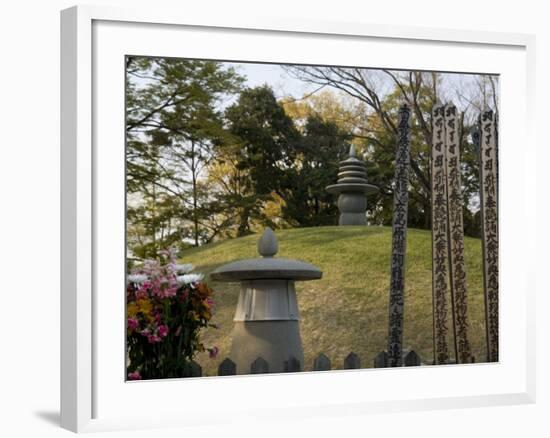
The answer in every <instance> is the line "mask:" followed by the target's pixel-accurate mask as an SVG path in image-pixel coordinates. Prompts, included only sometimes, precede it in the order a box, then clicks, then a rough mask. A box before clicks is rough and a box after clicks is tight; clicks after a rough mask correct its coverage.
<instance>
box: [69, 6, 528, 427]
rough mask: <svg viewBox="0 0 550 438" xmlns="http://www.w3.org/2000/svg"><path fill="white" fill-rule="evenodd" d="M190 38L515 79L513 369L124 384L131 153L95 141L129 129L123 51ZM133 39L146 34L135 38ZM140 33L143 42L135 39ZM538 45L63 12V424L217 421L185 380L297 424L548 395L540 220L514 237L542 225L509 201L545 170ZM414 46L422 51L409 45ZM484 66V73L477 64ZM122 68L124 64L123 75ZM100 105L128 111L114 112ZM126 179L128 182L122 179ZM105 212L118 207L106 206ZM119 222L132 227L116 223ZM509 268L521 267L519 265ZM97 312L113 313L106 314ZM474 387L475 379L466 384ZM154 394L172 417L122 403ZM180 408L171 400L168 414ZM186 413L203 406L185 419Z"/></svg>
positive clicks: (504, 360) (238, 406) (506, 261)
mask: <svg viewBox="0 0 550 438" xmlns="http://www.w3.org/2000/svg"><path fill="white" fill-rule="evenodd" d="M180 33H181V35H183V36H184V37H185V38H195V37H196V38H197V41H196V42H197V44H195V45H193V49H192V50H191V49H189V50H190V51H189V52H186V55H187V56H188V57H193V56H195V57H203V58H208V57H212V58H214V59H220V58H223V59H231V60H240V59H245V58H246V57H247V56H248V57H249V59H248V60H257V61H269V60H271V61H281V62H282V61H286V62H298V61H299V60H300V59H301V58H300V54H299V51H298V49H296V51H295V52H292V50H291V45H296V44H297V43H300V44H302V43H303V44H307V45H308V46H307V47H309V48H311V53H313V55H310V58H309V59H307V60H304V61H306V62H307V63H309V62H315V61H319V62H323V61H325V62H326V60H327V59H329V58H330V59H333V61H332V63H335V64H337V63H340V62H345V57H346V56H348V55H349V54H348V55H346V54H345V53H344V52H346V50H342V51H341V52H343V53H340V51H339V50H338V47H340V46H341V45H342V44H343V42H345V47H351V46H353V45H356V46H357V47H358V48H361V47H363V46H364V47H372V52H371V55H372V57H371V59H375V58H376V59H377V61H372V62H373V64H370V65H368V66H372V67H394V68H416V69H440V68H441V66H443V67H444V69H445V70H446V71H483V72H486V73H498V74H501V75H503V76H502V78H503V80H502V84H501V91H502V111H501V113H502V117H501V126H502V133H501V137H500V141H501V144H502V158H501V169H502V170H501V179H502V181H501V193H502V201H501V203H502V206H501V207H502V215H501V218H502V219H501V241H502V243H501V248H502V260H501V267H502V268H504V269H501V284H502V304H501V315H502V318H501V321H502V323H501V325H502V327H501V334H502V337H501V339H502V340H501V343H502V345H501V347H502V355H501V361H500V363H498V364H478V365H476V366H474V367H471V366H466V367H461V366H446V367H426V368H424V367H419V368H418V369H415V370H412V369H410V370H394V369H391V370H376V371H373V370H368V369H367V370H354V371H345V372H331V373H301V374H290V375H285V376H276V375H275V376H274V375H269V376H261V377H257V376H242V377H241V376H236V377H229V378H225V377H224V378H206V379H183V380H185V381H182V380H181V379H180V380H179V381H173V380H172V381H170V380H168V381H162V382H160V381H155V382H139V383H130V382H127V383H125V382H124V371H123V367H124V362H123V360H122V361H121V362H120V364H119V365H118V367H119V368H117V365H116V363H117V362H116V360H118V359H116V358H115V359H113V358H112V354H113V352H117V353H116V354H117V355H119V356H117V357H118V358H123V355H124V350H123V349H122V350H121V351H119V350H120V346H121V344H120V336H118V334H117V335H116V336H115V335H114V333H115V332H116V330H119V331H120V332H121V333H122V332H123V326H124V325H123V324H124V321H123V313H120V309H121V308H122V307H121V306H123V300H124V294H122V293H121V294H120V297H116V296H115V295H114V294H110V295H106V293H107V292H106V288H105V285H109V284H117V285H118V286H116V287H119V286H120V285H122V284H123V283H117V282H118V281H119V280H120V278H122V277H120V276H119V274H117V272H115V271H116V270H118V271H120V270H121V267H122V271H124V268H123V267H124V265H123V263H122V264H120V262H121V260H120V255H121V254H123V252H124V251H123V248H121V247H120V245H117V244H116V242H120V239H124V236H123V235H122V236H120V227H119V225H120V219H121V218H120V214H118V213H120V209H119V207H120V201H121V199H120V193H121V191H123V190H124V188H123V182H122V180H120V178H119V177H120V175H121V174H120V171H121V168H123V167H124V163H123V159H122V160H121V157H122V156H121V155H120V154H118V155H117V153H118V152H120V149H117V147H118V146H117V147H114V148H112V149H113V150H112V151H111V152H109V151H105V150H101V151H100V153H99V154H98V150H97V145H98V144H104V142H105V141H108V140H109V139H113V141H114V142H115V143H112V144H118V142H117V139H120V137H119V135H120V132H119V131H120V130H123V124H120V120H121V119H120V117H121V115H123V113H124V107H123V105H122V106H120V105H116V106H112V105H113V104H116V103H118V104H120V102H121V101H120V97H121V95H120V90H121V86H123V78H124V69H123V65H122V63H121V65H117V64H116V63H117V62H119V61H122V58H120V55H121V54H122V53H126V54H147V55H154V56H181V55H179V53H180V52H179V51H178V50H181V48H179V47H177V45H174V44H171V43H170V42H171V41H172V42H173V41H174V37H176V38H177V37H178V35H180ZM130 34H131V36H132V37H133V38H131V39H130V38H126V37H125V35H130ZM222 39H223V40H231V39H233V40H234V42H235V44H234V47H233V46H232V50H234V51H233V52H232V53H231V54H229V53H228V52H227V50H225V49H224V47H223V46H222V44H221V43H220V41H222ZM130 40H131V41H132V44H133V46H132V47H130V46H128V45H126V46H125V44H127V43H128V41H130ZM275 40H277V41H278V43H277V47H284V46H285V45H286V49H285V50H286V52H285V53H284V54H283V55H281V54H279V55H277V54H275V50H274V49H273V48H274V47H275V44H274V41H275ZM244 41H247V42H248V43H247V45H248V47H244V48H243V47H242V43H243V42H244ZM106 42H108V43H109V44H106ZM239 42H240V43H241V44H239ZM534 44H535V40H534V37H533V36H531V35H523V34H507V33H491V32H484V31H461V30H451V29H426V28H417V27H403V26H386V25H372V24H365V23H360V22H357V23H338V22H315V21H304V20H292V19H287V20H280V19H274V18H268V17H264V18H261V17H259V18H254V19H250V18H247V17H243V18H242V19H240V20H236V19H231V20H230V21H228V20H227V19H225V18H224V17H219V16H216V15H214V14H213V15H212V16H208V17H206V16H193V15H189V14H187V13H185V12H184V11H178V10H171V11H170V10H159V9H156V8H155V9H152V8H151V9H148V10H144V11H140V10H134V9H119V8H111V7H104V6H101V7H93V6H78V7H73V8H70V9H67V10H64V11H62V13H61V119H62V128H61V150H62V153H61V172H62V173H61V253H62V254H61V318H62V320H61V425H62V427H64V428H66V429H69V430H72V431H75V432H84V431H101V430H112V429H120V428H122V429H135V428H148V427H162V426H179V425H181V426H184V425H191V424H194V423H197V424H200V423H201V422H204V421H205V418H204V416H202V417H201V414H200V413H198V412H197V413H194V412H193V411H192V409H193V407H192V406H190V405H189V403H188V404H187V405H185V402H184V401H181V402H180V403H181V406H180V404H178V403H174V402H173V400H174V397H176V396H177V394H178V392H179V393H181V390H182V388H183V386H182V385H185V387H186V388H187V389H192V390H193V391H196V390H200V391H216V394H217V395H218V398H219V399H220V401H219V402H218V403H217V404H216V403H213V404H212V406H211V408H210V412H209V414H208V421H210V422H212V418H214V417H215V421H216V422H219V423H223V422H225V421H230V420H232V421H235V420H238V419H239V418H242V419H246V418H247V417H249V416H250V415H255V416H259V417H262V416H263V417H265V418H272V419H273V418H280V416H281V415H284V414H292V416H293V418H296V417H303V418H306V417H311V416H326V415H342V414H343V413H344V412H346V413H348V414H349V413H350V412H354V413H356V414H361V413H367V412H395V411H404V410H414V409H440V408H452V407H475V406H488V405H503V404H520V403H532V402H534V399H535V370H534V367H535V347H534V345H535V343H534V324H535V321H534V315H535V311H534V296H533V295H534V287H533V282H534V280H533V278H534V276H533V275H532V269H534V268H533V267H531V266H529V263H528V260H525V259H523V260H521V256H520V254H521V251H522V249H524V248H529V247H530V245H532V243H533V242H534V241H535V239H534V236H535V232H536V230H535V227H534V226H533V227H531V228H530V229H529V230H527V231H526V232H525V233H523V234H522V236H514V234H513V233H511V232H510V231H511V230H512V229H513V227H514V226H515V225H517V224H520V223H525V221H531V222H532V223H535V222H536V221H535V218H534V211H532V210H530V209H527V208H523V209H521V211H518V210H520V209H517V208H515V206H512V205H510V204H509V203H508V202H507V194H508V193H510V194H513V195H514V196H520V197H521V198H522V199H524V201H525V202H526V203H527V202H531V203H533V204H534V203H535V195H534V193H535V186H536V177H535V172H534V171H533V170H531V169H530V167H529V166H530V165H532V163H530V162H529V157H530V156H534V151H535V141H534V137H533V134H532V131H533V130H532V129H531V127H530V123H531V120H533V117H532V116H533V114H532V112H533V111H534V62H535V61H534V52H535V50H534ZM321 45H322V47H321ZM377 45H379V46H377ZM382 46H383V47H385V48H387V47H393V49H391V50H396V53H400V54H401V55H402V56H401V59H399V60H395V61H393V64H392V65H388V64H384V63H385V62H389V61H383V56H384V53H383V52H384V50H382V48H381V47H382ZM404 46H406V47H407V48H408V50H407V51H406V52H405V51H403V47H404ZM239 47H240V48H239ZM304 47H305V46H304ZM342 47H343V46H342ZM399 47H401V49H399ZM127 50H131V52H127ZM136 50H137V52H136ZM399 50H400V51H399ZM415 50H418V51H419V52H418V53H424V55H422V57H421V58H422V59H420V57H417V58H416V59H415V58H414V52H415ZM430 51H431V52H430ZM453 51H456V53H457V55H456V56H455V57H452V56H450V55H448V54H449V53H453ZM272 52H273V53H272ZM201 53H202V55H201V56H199V55H200V54H201ZM224 53H225V54H226V56H223V54H224ZM281 53H282V52H281ZM430 53H432V55H430ZM277 56H279V57H278V58H277ZM281 56H283V58H281ZM327 57H328V58H327ZM331 57H332V58H331ZM487 57H491V59H487ZM365 62H367V61H366V60H365V59H361V60H359V61H358V63H359V64H360V65H363V64H364V63H365ZM382 64H384V65H382ZM348 65H349V64H348ZM475 65H477V66H479V68H480V69H478V70H472V68H474V67H472V66H475ZM438 66H439V67H438ZM121 68H122V70H120V69H121ZM117 69H118V70H117ZM117 71H118V72H119V73H117ZM117 74H120V77H119V78H118V79H116V78H117V76H116V75H117ZM113 75H114V76H113ZM508 78H513V79H514V81H511V80H508ZM102 81H103V82H102ZM104 96H108V99H107V98H104ZM109 99H113V100H112V101H111V100H109ZM102 108H115V109H112V111H113V113H110V112H109V113H108V114H107V113H106V112H105V111H102V110H101V109H102ZM512 117H514V120H518V122H517V123H515V124H514V126H510V125H508V124H507V120H510V119H511V118H512ZM122 120H123V119H122ZM119 125H120V126H119ZM520 140H521V141H520ZM518 141H520V143H521V145H522V146H521V147H522V149H521V150H522V151H525V153H524V154H521V156H520V157H515V159H514V160H512V159H511V158H509V155H507V152H506V151H507V148H510V147H511V145H513V144H516V145H517V144H518ZM121 147H123V144H122V145H121ZM110 153H112V154H113V155H109V154H110ZM512 168H515V172H514V174H513V175H511V174H510V172H509V170H510V169H512ZM533 168H534V166H533ZM117 181H118V182H120V187H118V186H117V185H116V184H117ZM113 182H114V185H113ZM99 207H101V208H99ZM110 207H113V208H112V209H111V208H110ZM106 211H111V212H114V213H113V214H118V216H113V217H110V218H109V217H107V216H104V212H106ZM117 212H118V213H117ZM106 223H109V224H111V223H114V224H118V225H115V226H113V227H110V226H109V227H106V226H105V224H106ZM117 239H118V240H117ZM110 246H112V248H109V247H110ZM113 249H114V250H113ZM107 253H109V254H110V255H109V254H107ZM122 260H123V259H122ZM511 266H513V267H514V268H513V269H506V268H508V267H511ZM109 269H112V270H113V271H109ZM121 275H124V272H122V273H121ZM113 287H114V288H115V289H116V287H115V286H113ZM121 290H122V289H121ZM512 290H513V291H514V292H513V293H511V291H512ZM508 291H510V293H509V292H508ZM111 300H113V301H111ZM117 312H118V313H117ZM99 314H101V318H98V315H99ZM512 316H514V326H513V327H512V326H511V320H512V319H511V317H512ZM118 318H120V320H118ZM113 327H114V328H115V331H113ZM117 327H118V329H116V328H117ZM117 333H118V332H117ZM111 335H112V336H111ZM111 337H112V340H109V338H111ZM374 373H377V374H374ZM388 373H389V374H388ZM413 373H414V374H413ZM461 379H464V381H461ZM430 381H433V384H432V386H433V387H430V386H429V384H428V383H427V382H430ZM466 381H467V382H471V385H468V384H465V382H466ZM389 382H395V388H390V387H389V385H388V384H389ZM423 382H424V383H423ZM441 382H447V385H446V386H445V385H444V386H443V387H442V385H441ZM451 382H452V383H451ZM320 385H321V386H322V387H323V388H324V389H325V391H324V394H325V397H324V398H323V400H327V401H326V402H323V401H320V399H319V394H318V392H316V388H319V387H320ZM421 385H424V386H425V387H424V386H421ZM453 385H454V386H453ZM362 387H364V388H365V391H355V392H353V393H351V392H349V391H350V389H351V388H362ZM292 388H294V389H295V392H294V393H293V398H292V399H289V398H288V391H289V390H291V389H292ZM346 391H347V392H346ZM153 394H157V395H158V394H165V395H167V396H168V398H167V400H168V401H167V402H166V403H167V405H166V406H159V407H158V411H156V412H150V415H144V414H142V413H139V412H136V411H135V409H134V411H132V410H131V409H128V410H127V411H124V410H122V409H118V406H122V405H124V403H123V399H124V400H126V401H128V402H129V403H131V400H132V399H135V398H136V397H140V396H142V395H148V396H149V395H153ZM243 394H244V395H243ZM327 395H330V397H332V398H331V399H329V398H328V397H327ZM171 400H172V401H171ZM228 400H233V401H234V403H233V404H232V405H231V406H230V408H229V409H222V406H224V405H223V403H227V401H228ZM251 400H252V401H251ZM168 403H170V404H169V405H168ZM167 406H170V407H171V409H166V407H167ZM172 408H173V409H172ZM131 412H134V414H131ZM182 412H190V413H192V414H193V415H191V414H190V415H183V414H182Z"/></svg>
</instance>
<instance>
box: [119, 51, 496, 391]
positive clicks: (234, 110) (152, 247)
mask: <svg viewBox="0 0 550 438" xmlns="http://www.w3.org/2000/svg"><path fill="white" fill-rule="evenodd" d="M125 90H126V91H125V92H126V95H125V140H126V144H125V157H126V162H125V169H126V170H125V181H124V184H125V188H126V240H125V241H126V251H125V252H126V269H127V272H126V290H125V294H126V295H125V296H126V306H125V309H126V315H125V321H126V338H125V339H126V351H125V357H121V364H122V363H123V364H124V366H125V369H126V380H128V381H141V380H151V379H169V378H187V377H213V376H230V375H243V374H264V373H285V372H326V371H331V370H353V369H364V368H378V369H381V370H380V371H377V372H386V371H384V370H383V369H384V368H393V367H403V366H443V365H445V366H447V365H463V366H466V365H467V366H472V365H473V364H479V363H487V362H499V271H498V267H499V241H498V229H499V223H498V212H499V211H498V187H499V183H498V155H499V154H498V123H499V117H498V116H499V113H498V108H499V75H496V74H483V73H473V72H462V73H459V72H440V71H420V70H406V69H399V68H394V69H386V68H378V67H376V66H374V67H357V66H338V65H305V64H304V65H302V64H278V63H253V62H240V61H238V60H210V59H184V58H168V57H145V56H132V55H127V56H126V59H125ZM120 293H121V294H122V293H124V292H123V291H122V290H121V291H120ZM121 299H122V298H121Z"/></svg>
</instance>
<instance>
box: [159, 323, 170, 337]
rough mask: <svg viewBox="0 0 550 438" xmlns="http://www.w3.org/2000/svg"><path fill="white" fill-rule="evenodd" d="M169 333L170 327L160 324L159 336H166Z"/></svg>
mask: <svg viewBox="0 0 550 438" xmlns="http://www.w3.org/2000/svg"><path fill="white" fill-rule="evenodd" d="M167 335H168V327H167V326H165V325H159V336H160V337H161V338H164V337H166V336H167Z"/></svg>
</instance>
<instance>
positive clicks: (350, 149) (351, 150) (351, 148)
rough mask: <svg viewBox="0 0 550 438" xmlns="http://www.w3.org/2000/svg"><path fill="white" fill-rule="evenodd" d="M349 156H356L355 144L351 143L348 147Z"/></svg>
mask: <svg viewBox="0 0 550 438" xmlns="http://www.w3.org/2000/svg"><path fill="white" fill-rule="evenodd" d="M349 156H350V157H353V158H355V157H356V156H357V152H356V151H355V145H354V144H352V145H351V146H350V147H349Z"/></svg>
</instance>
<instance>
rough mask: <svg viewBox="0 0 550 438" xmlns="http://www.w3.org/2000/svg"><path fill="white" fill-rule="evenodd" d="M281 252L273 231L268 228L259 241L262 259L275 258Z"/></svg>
mask: <svg viewBox="0 0 550 438" xmlns="http://www.w3.org/2000/svg"><path fill="white" fill-rule="evenodd" d="M278 250H279V243H278V242H277V237H276V236H275V233H274V232H273V230H272V229H271V228H269V227H267V228H266V229H265V230H264V232H263V234H262V237H260V240H258V252H259V253H260V255H261V256H262V257H273V256H274V255H275V254H277V251H278Z"/></svg>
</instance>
